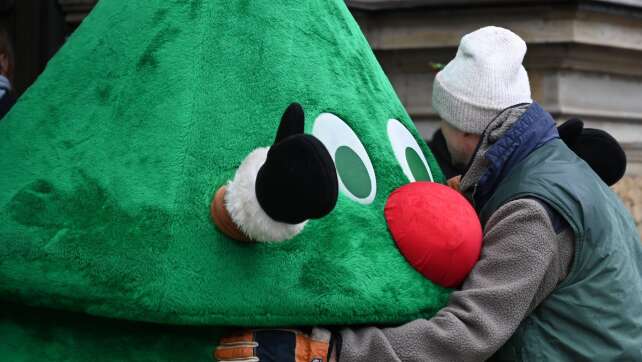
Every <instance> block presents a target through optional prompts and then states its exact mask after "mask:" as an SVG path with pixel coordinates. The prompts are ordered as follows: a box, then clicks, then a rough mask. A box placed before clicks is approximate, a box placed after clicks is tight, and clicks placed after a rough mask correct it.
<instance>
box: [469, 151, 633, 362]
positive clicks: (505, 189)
mask: <svg viewBox="0 0 642 362" xmlns="http://www.w3.org/2000/svg"><path fill="white" fill-rule="evenodd" d="M525 197H531V198H533V197H534V198H537V199H540V200H542V201H544V202H546V203H547V204H548V205H550V206H551V207H552V208H554V209H555V210H556V211H557V212H559V213H560V215H562V216H563V217H564V218H565V219H566V221H568V223H569V224H570V225H571V227H572V228H573V231H574V234H575V239H576V240H575V255H574V260H573V264H572V266H571V270H570V272H569V275H568V276H567V278H566V279H565V280H564V282H562V283H561V284H560V285H559V286H558V287H557V289H556V290H555V291H554V292H553V293H552V294H550V295H549V296H548V297H547V298H546V299H545V300H544V302H542V304H540V306H539V307H537V309H535V311H534V312H533V313H532V314H531V315H530V316H529V317H528V318H526V319H525V320H524V321H523V322H522V323H521V325H520V326H519V328H518V329H517V331H516V332H515V333H514V335H513V336H512V337H511V339H510V340H509V341H508V342H507V343H506V344H505V345H504V346H503V347H502V348H501V349H500V350H499V351H498V352H497V354H496V355H495V357H494V358H495V359H497V360H510V361H514V360H520V361H583V360H591V361H615V360H618V361H642V245H641V243H640V237H639V235H638V232H637V230H636V227H635V225H634V222H633V220H632V218H631V216H630V215H629V213H628V212H627V211H626V209H625V207H624V206H623V205H622V203H621V202H620V201H619V199H618V198H617V196H616V195H615V194H614V193H613V192H612V191H611V190H610V189H609V188H608V187H607V186H606V185H605V184H604V183H603V182H602V181H601V180H600V179H599V177H598V176H597V175H595V173H593V172H592V170H591V169H590V167H589V166H588V165H587V164H586V163H585V162H584V161H582V160H581V159H579V158H578V157H577V156H576V155H575V154H574V153H573V152H572V151H570V150H569V149H568V148H567V147H566V146H565V145H564V143H563V142H562V141H560V140H559V139H555V140H552V141H550V142H547V143H546V144H545V145H543V146H541V147H539V148H537V149H536V150H535V151H533V152H532V153H531V154H529V155H528V156H527V157H526V158H525V159H523V160H522V161H520V162H519V163H518V164H517V165H515V166H514V168H512V169H511V172H510V173H509V174H508V175H507V176H506V177H505V178H504V179H503V180H502V181H501V182H500V184H499V185H498V186H497V188H496V190H495V192H493V194H492V196H491V197H490V199H489V200H488V201H487V202H486V203H485V204H484V206H483V208H482V210H481V219H482V222H483V223H484V222H485V221H486V220H487V219H488V217H490V215H492V213H493V212H494V211H495V210H496V209H497V208H498V207H500V206H501V205H503V204H505V203H506V202H508V201H510V200H514V199H519V198H525Z"/></svg>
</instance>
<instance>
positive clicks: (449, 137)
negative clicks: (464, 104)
mask: <svg viewBox="0 0 642 362" xmlns="http://www.w3.org/2000/svg"><path fill="white" fill-rule="evenodd" d="M440 127H441V132H442V133H443V134H444V139H445V140H446V146H447V147H448V153H450V158H451V160H452V163H453V166H455V168H456V169H457V170H459V171H463V170H464V169H465V168H466V166H467V165H468V162H469V161H470V159H471V157H472V156H473V153H474V152H475V149H476V148H477V143H478V142H479V139H480V137H479V135H474V134H471V133H465V132H462V131H460V130H458V129H456V128H454V127H453V126H451V125H450V124H448V123H447V122H445V121H441V124H440Z"/></svg>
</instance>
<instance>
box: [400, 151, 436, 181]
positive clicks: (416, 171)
mask: <svg viewBox="0 0 642 362" xmlns="http://www.w3.org/2000/svg"><path fill="white" fill-rule="evenodd" d="M406 160H407V161H408V166H409V167H410V172H412V175H413V176H414V177H415V180H416V181H432V180H431V179H430V175H429V174H428V170H426V166H424V163H423V161H421V157H419V155H418V154H417V151H415V150H414V149H413V148H411V147H406Z"/></svg>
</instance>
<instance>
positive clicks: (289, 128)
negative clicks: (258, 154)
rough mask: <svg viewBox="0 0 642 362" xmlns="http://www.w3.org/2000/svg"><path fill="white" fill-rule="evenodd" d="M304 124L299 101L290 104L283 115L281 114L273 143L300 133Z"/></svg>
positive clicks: (303, 115)
mask: <svg viewBox="0 0 642 362" xmlns="http://www.w3.org/2000/svg"><path fill="white" fill-rule="evenodd" d="M304 125H305V114H304V113H303V107H301V105H300V104H299V103H292V104H290V105H289V106H288V108H287V109H286V110H285V112H283V116H281V124H280V125H279V130H278V131H277V132H276V138H275V139H274V144H275V145H276V144H277V143H279V142H281V141H283V140H284V139H286V138H288V137H290V136H294V135H297V134H302V133H303V127H304Z"/></svg>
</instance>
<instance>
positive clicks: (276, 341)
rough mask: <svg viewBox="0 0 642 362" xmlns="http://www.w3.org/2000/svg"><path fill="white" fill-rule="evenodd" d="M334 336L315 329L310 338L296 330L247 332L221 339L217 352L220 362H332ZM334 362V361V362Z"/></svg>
mask: <svg viewBox="0 0 642 362" xmlns="http://www.w3.org/2000/svg"><path fill="white" fill-rule="evenodd" d="M331 337H332V333H331V332H330V331H329V330H327V329H323V328H313V329H312V331H311V333H310V335H307V334H305V333H303V332H302V331H299V330H295V329H252V330H250V329H248V330H244V331H242V332H240V333H236V334H232V335H229V336H227V337H223V338H221V341H220V344H219V346H218V347H216V350H215V351H214V359H215V360H217V361H220V362H232V361H234V362H259V361H260V362H280V361H294V362H329V361H330V358H331V357H330V350H331V347H333V345H334V343H333V342H334V341H333V339H332V338H331ZM333 360H334V359H333Z"/></svg>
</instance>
